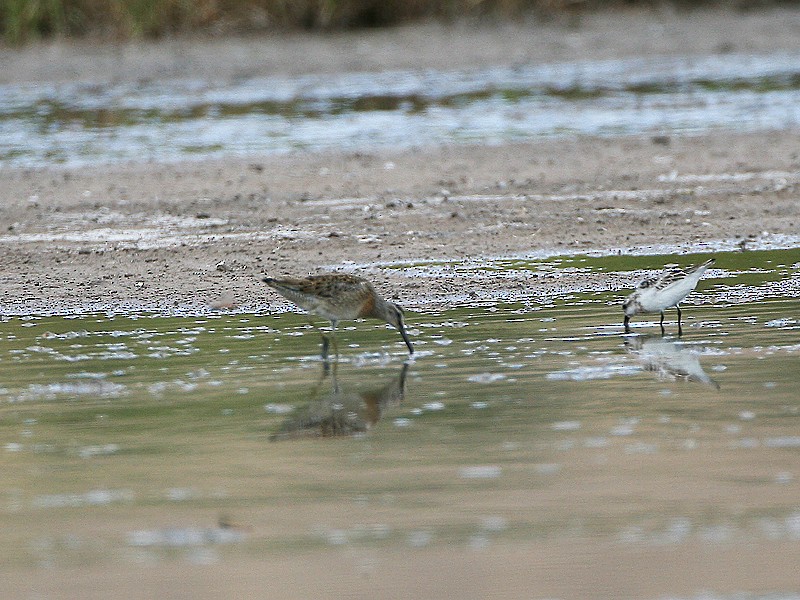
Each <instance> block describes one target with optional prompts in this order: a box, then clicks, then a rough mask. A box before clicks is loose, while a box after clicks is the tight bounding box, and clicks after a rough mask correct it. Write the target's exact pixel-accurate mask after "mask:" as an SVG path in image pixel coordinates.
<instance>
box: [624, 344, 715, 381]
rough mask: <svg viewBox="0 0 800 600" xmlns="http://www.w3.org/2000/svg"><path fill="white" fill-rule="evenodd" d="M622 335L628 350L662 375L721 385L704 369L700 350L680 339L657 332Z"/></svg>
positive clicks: (658, 374)
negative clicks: (679, 340)
mask: <svg viewBox="0 0 800 600" xmlns="http://www.w3.org/2000/svg"><path fill="white" fill-rule="evenodd" d="M623 339H624V341H625V348H626V349H627V350H628V352H630V353H631V354H632V355H633V356H635V357H636V358H637V359H638V360H639V362H641V363H642V365H643V366H644V369H645V370H646V371H652V372H654V373H656V375H657V376H658V377H659V379H666V380H670V381H674V380H683V381H696V382H698V383H704V384H706V385H713V386H714V387H715V388H717V389H719V383H717V382H716V381H714V380H713V379H712V378H711V377H709V376H708V375H707V374H706V372H705V371H704V370H703V366H702V365H701V364H700V359H699V358H698V356H697V354H696V353H695V352H692V351H691V350H690V349H688V348H686V347H685V346H684V345H683V344H681V343H680V342H675V341H673V340H671V339H670V338H668V337H662V336H656V335H652V336H650V335H626V336H624V337H623Z"/></svg>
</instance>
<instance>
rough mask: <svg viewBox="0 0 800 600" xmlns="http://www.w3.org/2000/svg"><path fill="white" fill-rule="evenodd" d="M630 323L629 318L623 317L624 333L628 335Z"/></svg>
mask: <svg viewBox="0 0 800 600" xmlns="http://www.w3.org/2000/svg"><path fill="white" fill-rule="evenodd" d="M630 322H631V318H630V317H629V316H628V315H625V333H630V332H631V326H630Z"/></svg>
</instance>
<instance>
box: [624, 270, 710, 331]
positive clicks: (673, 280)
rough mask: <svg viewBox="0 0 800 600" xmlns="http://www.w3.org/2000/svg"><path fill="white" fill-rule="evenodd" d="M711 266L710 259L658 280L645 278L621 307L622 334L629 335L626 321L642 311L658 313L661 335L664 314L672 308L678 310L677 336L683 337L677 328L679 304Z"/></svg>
mask: <svg viewBox="0 0 800 600" xmlns="http://www.w3.org/2000/svg"><path fill="white" fill-rule="evenodd" d="M712 264H714V259H713V258H709V259H708V260H707V261H706V262H704V263H702V264H700V265H697V266H694V267H688V268H686V269H668V270H667V271H664V272H663V273H662V274H661V275H659V276H658V277H652V278H650V279H646V280H645V281H643V282H642V283H640V284H639V285H638V286H637V288H636V291H634V292H633V293H632V294H631V295H630V296H628V298H627V299H626V300H625V302H624V303H623V304H622V310H623V311H624V313H625V333H628V332H630V325H629V323H630V320H631V317H632V316H633V315H636V314H639V313H642V312H660V313H661V323H660V324H661V333H662V335H663V333H664V311H665V310H666V309H668V308H670V307H672V306H674V307H675V308H677V309H678V335H682V334H683V328H682V327H681V307H680V305H679V303H680V302H681V301H682V300H683V299H684V298H686V296H688V295H689V293H690V292H691V291H692V290H693V289H694V288H696V287H697V282H699V281H700V278H701V277H702V276H703V273H705V272H706V269H708V267H710V266H711V265H712Z"/></svg>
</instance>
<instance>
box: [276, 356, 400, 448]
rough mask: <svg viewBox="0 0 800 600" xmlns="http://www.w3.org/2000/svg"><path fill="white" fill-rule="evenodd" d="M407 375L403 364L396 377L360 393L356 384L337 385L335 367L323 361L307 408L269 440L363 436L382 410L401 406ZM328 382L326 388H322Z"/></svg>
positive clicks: (377, 419)
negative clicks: (320, 374) (396, 405)
mask: <svg viewBox="0 0 800 600" xmlns="http://www.w3.org/2000/svg"><path fill="white" fill-rule="evenodd" d="M407 372H408V363H404V364H403V367H402V368H401V369H400V373H399V374H398V375H396V376H395V377H394V378H392V379H391V380H389V381H388V382H385V383H384V384H383V385H381V386H379V387H376V386H370V387H369V388H366V389H364V387H363V386H358V385H356V384H352V385H351V384H347V383H346V384H344V385H343V384H341V383H340V381H339V377H338V363H337V362H334V363H333V365H332V366H331V365H330V364H329V363H328V362H327V361H325V362H324V365H323V370H322V377H321V378H320V380H319V382H318V383H317V385H316V386H315V388H314V391H313V392H312V394H311V400H310V402H309V403H308V405H307V406H306V407H304V408H302V409H300V410H299V411H298V412H297V413H296V414H293V415H291V416H290V417H289V418H287V419H286V420H285V421H284V422H283V423H282V424H281V426H280V428H279V429H278V431H277V432H275V433H274V434H272V435H271V436H270V440H271V441H278V440H291V439H300V438H308V437H342V436H353V435H358V434H360V433H365V432H367V431H368V430H369V429H370V428H371V427H372V426H374V425H375V424H376V423H377V422H378V421H379V420H380V418H381V416H382V415H383V412H384V410H385V409H386V407H388V406H390V405H393V404H399V403H400V402H402V400H403V397H404V396H405V392H406V374H407ZM328 379H330V384H329V385H325V384H326V380H328Z"/></svg>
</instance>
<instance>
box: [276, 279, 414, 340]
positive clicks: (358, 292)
mask: <svg viewBox="0 0 800 600" xmlns="http://www.w3.org/2000/svg"><path fill="white" fill-rule="evenodd" d="M263 281H264V283H266V284H267V285H268V286H270V287H271V288H273V289H274V290H275V291H277V292H278V293H279V294H281V295H282V296H283V297H285V298H286V299H287V300H290V301H291V302H294V303H295V304H296V305H297V306H299V307H300V308H302V309H304V310H306V311H308V312H309V313H311V314H314V315H318V316H320V317H323V318H325V319H328V320H329V321H330V322H331V328H332V329H333V333H334V334H335V333H336V325H337V323H338V322H339V321H344V320H351V319H358V318H365V317H372V318H374V319H380V320H381V321H386V322H387V323H388V324H389V325H392V326H393V327H395V328H396V329H397V330H398V331H399V332H400V335H401V336H403V341H404V342H405V343H406V346H408V351H409V353H410V354H413V353H414V347H413V346H412V345H411V341H410V340H409V339H408V334H407V333H406V328H405V323H404V321H403V309H402V308H400V307H399V306H398V305H397V304H395V303H394V302H389V301H387V300H384V299H383V298H382V297H381V296H380V294H378V292H376V291H375V288H374V287H372V284H371V283H370V282H369V281H367V280H366V279H363V278H362V277H358V276H356V275H348V274H346V273H330V274H325V275H311V276H309V277H304V278H295V277H285V278H281V279H277V278H274V277H264V279H263ZM326 351H327V343H326V345H325V347H324V350H323V354H325V352H326Z"/></svg>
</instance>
